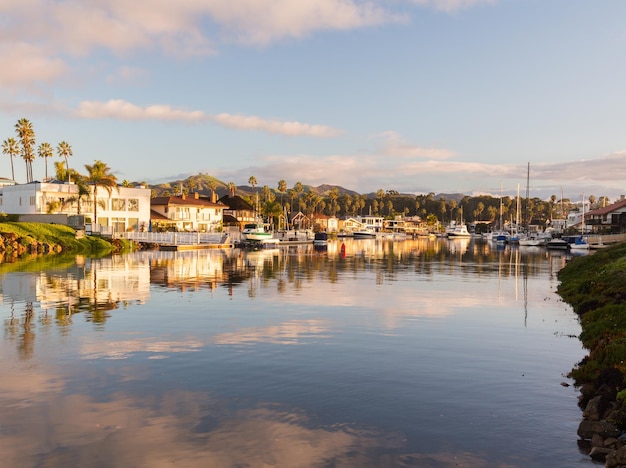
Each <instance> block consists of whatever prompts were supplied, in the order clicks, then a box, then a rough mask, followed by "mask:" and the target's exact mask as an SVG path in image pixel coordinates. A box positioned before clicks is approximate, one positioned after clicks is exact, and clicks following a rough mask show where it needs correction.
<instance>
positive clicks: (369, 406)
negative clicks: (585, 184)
mask: <svg viewBox="0 0 626 468" xmlns="http://www.w3.org/2000/svg"><path fill="white" fill-rule="evenodd" d="M340 244H341V241H339V242H338V243H337V242H335V243H331V244H330V245H329V247H328V250H327V251H324V252H317V251H315V250H314V249H313V248H312V246H298V247H288V248H287V247H283V248H281V249H276V250H271V251H262V252H243V251H240V250H237V249H235V250H231V251H193V252H179V253H170V252H167V253H166V252H140V253H137V254H132V255H127V256H116V257H113V258H106V259H100V260H95V259H89V258H83V257H78V258H74V257H71V258H67V257H60V258H55V259H39V260H36V261H31V262H20V263H12V264H9V263H5V264H2V265H0V271H1V272H2V274H1V276H0V281H1V294H2V304H1V308H0V318H1V319H2V323H3V328H4V330H3V331H4V333H3V335H2V340H1V342H0V343H1V344H0V352H1V357H0V376H1V378H0V435H1V437H0V454H2V461H0V465H2V466H9V467H56V466H82V467H91V466H98V467H108V466H112V467H113V466H114V467H122V466H123V467H165V466H168V467H169V466H177V467H207V466H225V467H248V466H250V467H260V466H281V467H282V466H285V467H298V466H303V467H307V466H328V467H344V466H345V467H348V466H350V467H352V466H361V467H367V466H418V467H452V466H467V467H481V466H489V467H491V466H493V467H532V466H537V467H539V466H541V467H543V466H592V463H591V462H590V461H589V459H588V457H587V456H585V455H583V454H581V453H580V452H579V450H578V448H577V443H576V440H577V436H576V429H577V427H578V423H579V422H580V419H581V416H582V415H581V411H580V410H579V409H578V407H577V404H576V401H577V396H578V392H577V390H576V389H574V387H573V386H570V387H564V386H562V385H561V383H562V382H569V383H571V381H570V380H569V379H568V378H567V377H565V375H566V374H567V373H568V372H569V371H570V370H571V368H572V367H573V366H574V365H575V364H576V363H577V362H578V361H579V360H580V359H581V358H582V357H583V356H584V354H585V352H584V350H583V349H582V347H581V345H580V342H579V341H578V339H577V338H576V336H577V335H578V333H579V332H580V328H579V324H578V321H577V317H576V316H575V315H574V314H573V312H572V311H571V309H570V308H569V307H568V306H567V305H566V304H564V303H563V302H561V301H560V300H559V298H558V296H557V295H556V294H555V293H554V291H555V289H556V286H557V284H558V281H557V279H556V273H557V271H558V270H559V269H560V268H561V267H562V266H563V265H564V264H565V261H566V257H565V256H564V254H560V255H551V254H550V253H547V252H546V251H545V250H542V249H536V248H527V249H524V248H519V249H511V250H509V249H508V248H507V249H506V250H496V249H495V248H494V247H492V246H490V245H489V244H487V243H478V242H476V243H475V242H474V241H471V242H470V241H469V240H462V239H459V240H450V241H448V240H443V241H434V240H425V239H424V240H415V241H406V242H396V243H393V242H382V241H375V240H362V241H350V240H345V245H346V253H345V256H342V255H341V253H340V249H339V245H340Z"/></svg>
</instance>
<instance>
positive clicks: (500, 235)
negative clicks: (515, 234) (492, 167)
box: [491, 182, 509, 244]
mask: <svg viewBox="0 0 626 468" xmlns="http://www.w3.org/2000/svg"><path fill="white" fill-rule="evenodd" d="M498 228H499V231H494V232H493V233H492V234H491V240H492V241H495V242H496V243H498V244H504V243H506V242H508V240H509V233H508V232H506V231H505V230H504V222H503V220H502V182H500V225H499V226H498Z"/></svg>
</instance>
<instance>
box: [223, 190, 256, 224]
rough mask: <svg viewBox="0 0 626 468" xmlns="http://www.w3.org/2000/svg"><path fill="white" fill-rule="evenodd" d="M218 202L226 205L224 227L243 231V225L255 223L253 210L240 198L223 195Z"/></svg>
mask: <svg viewBox="0 0 626 468" xmlns="http://www.w3.org/2000/svg"><path fill="white" fill-rule="evenodd" d="M219 202H220V203H223V204H224V205H226V207H225V208H224V225H225V226H226V225H228V226H238V227H239V229H243V226H244V225H245V224H248V223H254V222H255V221H256V216H255V212H254V208H253V207H252V205H250V203H248V202H247V201H245V200H244V199H243V198H241V197H240V196H232V197H231V196H229V195H224V196H223V197H222V198H220V200H219Z"/></svg>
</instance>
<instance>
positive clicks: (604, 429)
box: [578, 419, 621, 440]
mask: <svg viewBox="0 0 626 468" xmlns="http://www.w3.org/2000/svg"><path fill="white" fill-rule="evenodd" d="M594 434H598V435H600V436H601V437H602V438H603V439H606V438H607V437H619V436H620V434H621V431H620V430H619V428H618V427H617V426H615V425H614V424H611V423H608V422H606V421H589V420H587V419H583V420H582V421H581V422H580V425H579V426H578V436H579V437H580V438H581V439H587V440H590V439H591V438H592V437H593V435H594Z"/></svg>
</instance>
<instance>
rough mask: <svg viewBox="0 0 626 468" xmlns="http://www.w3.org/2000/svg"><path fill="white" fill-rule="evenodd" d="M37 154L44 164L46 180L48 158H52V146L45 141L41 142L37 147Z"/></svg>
mask: <svg viewBox="0 0 626 468" xmlns="http://www.w3.org/2000/svg"><path fill="white" fill-rule="evenodd" d="M37 151H38V153H39V157H40V158H43V159H44V161H45V164H46V180H48V158H51V157H52V156H54V149H53V148H52V145H51V144H50V143H48V142H47V141H45V142H43V143H42V144H40V145H39V148H38V150H37Z"/></svg>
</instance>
